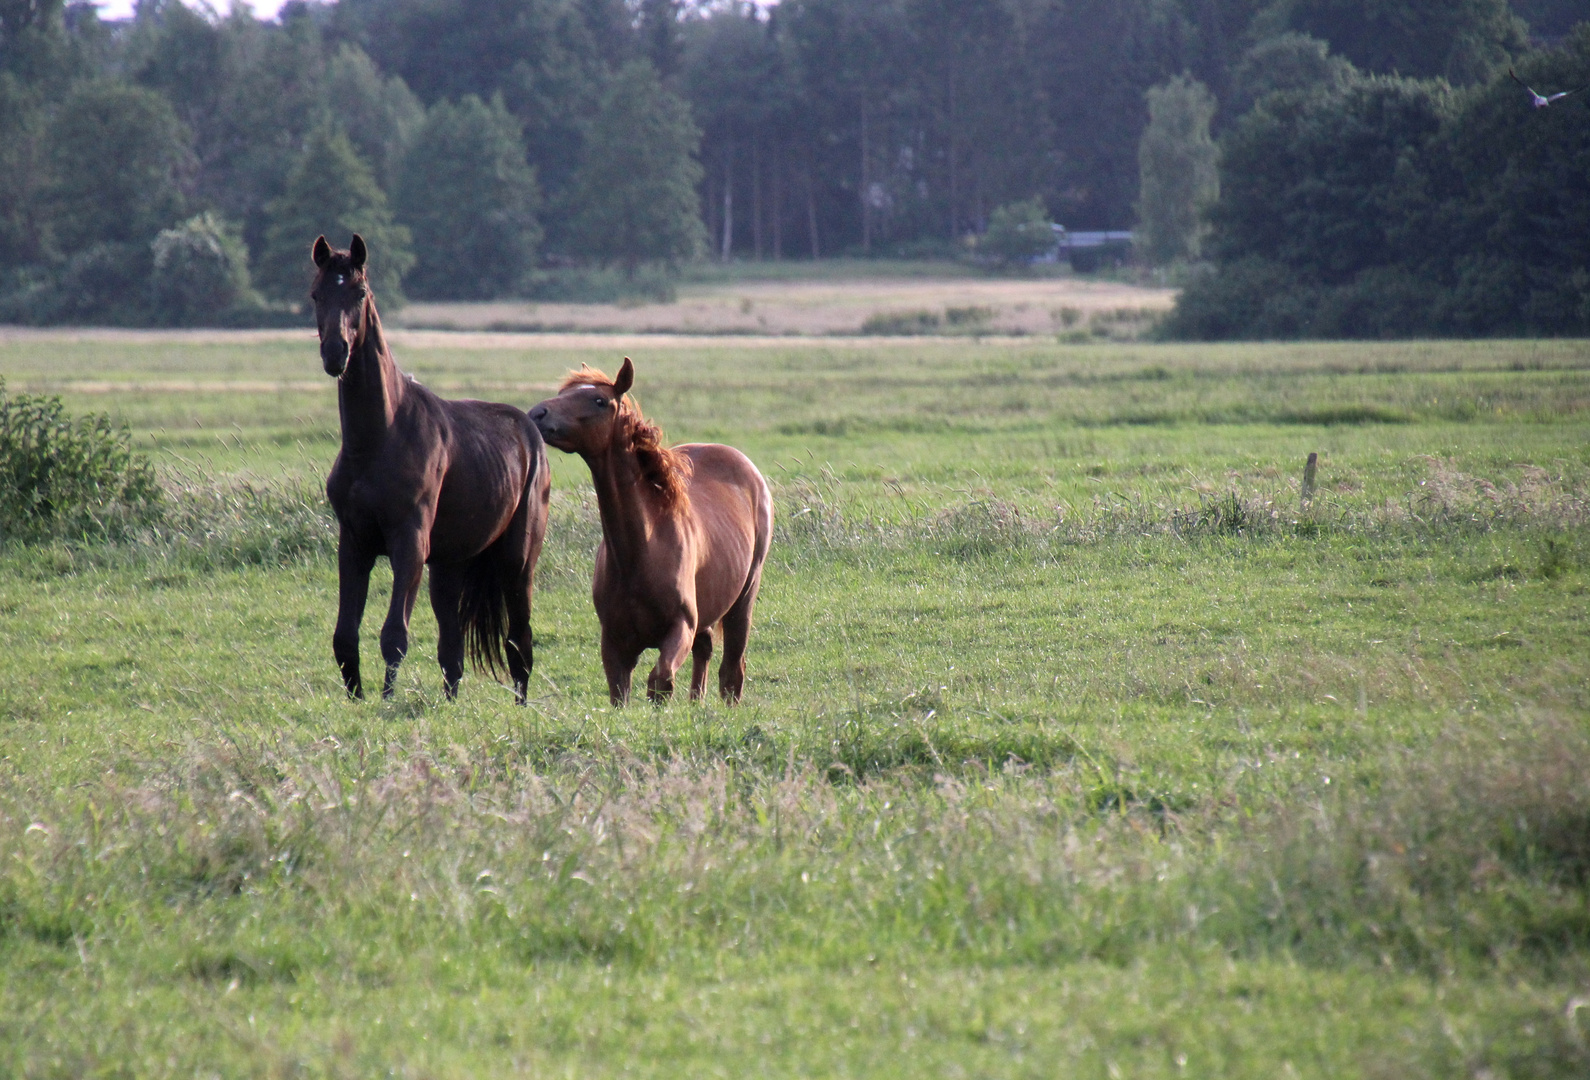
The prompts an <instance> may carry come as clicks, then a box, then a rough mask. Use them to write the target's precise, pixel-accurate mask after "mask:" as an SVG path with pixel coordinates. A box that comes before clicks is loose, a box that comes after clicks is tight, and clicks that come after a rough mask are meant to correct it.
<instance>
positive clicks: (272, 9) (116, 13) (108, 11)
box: [94, 0, 287, 19]
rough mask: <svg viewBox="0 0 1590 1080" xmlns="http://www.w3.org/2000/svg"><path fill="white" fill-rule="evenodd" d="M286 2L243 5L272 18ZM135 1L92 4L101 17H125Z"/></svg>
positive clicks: (221, 6)
mask: <svg viewBox="0 0 1590 1080" xmlns="http://www.w3.org/2000/svg"><path fill="white" fill-rule="evenodd" d="M286 2H287V0H252V2H251V3H245V4H244V6H245V7H250V8H253V9H254V14H255V15H256V16H258V17H259V18H261V19H274V18H275V17H276V13H277V12H278V11H280V10H281V7H282V5H283V4H284V3H286ZM136 3H137V0H98V2H96V3H95V4H94V6H95V7H96V8H98V9H99V17H100V18H101V19H126V18H130V17H131V16H132V13H133V7H134V5H135V4H136ZM188 6H189V7H200V6H202V5H199V4H194V3H189V4H188ZM212 6H213V7H215V8H216V9H217V10H219V11H229V10H231V4H230V3H229V2H228V0H222V2H220V3H217V4H214V5H212Z"/></svg>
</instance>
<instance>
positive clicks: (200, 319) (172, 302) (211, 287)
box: [149, 212, 260, 326]
mask: <svg viewBox="0 0 1590 1080" xmlns="http://www.w3.org/2000/svg"><path fill="white" fill-rule="evenodd" d="M153 252H154V266H153V270H152V272H151V274H150V278H149V293H150V299H151V301H152V302H153V308H154V316H155V318H156V319H157V320H158V321H160V322H164V323H168V324H171V325H175V326H201V325H213V324H215V323H217V322H221V323H226V322H230V321H231V320H230V319H229V318H228V317H227V316H228V315H229V314H230V313H232V312H234V311H237V310H239V309H247V308H257V307H259V306H260V305H259V298H258V296H257V295H256V294H255V293H254V290H253V289H252V288H250V287H249V276H248V248H247V247H246V246H245V245H244V243H243V238H242V237H241V236H240V235H238V233H237V231H236V230H235V229H234V228H233V227H232V226H231V225H229V224H228V223H227V222H225V221H222V220H221V219H219V218H217V217H216V216H215V215H214V214H211V213H208V212H206V213H203V214H199V215H198V216H197V217H193V218H190V219H188V220H187V221H185V222H183V223H182V224H181V225H179V226H177V227H176V228H174V229H166V230H165V231H163V232H162V233H160V235H159V236H157V237H155V242H154V245H153Z"/></svg>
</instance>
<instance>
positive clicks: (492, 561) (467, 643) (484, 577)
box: [458, 540, 509, 682]
mask: <svg viewBox="0 0 1590 1080" xmlns="http://www.w3.org/2000/svg"><path fill="white" fill-rule="evenodd" d="M497 543H498V544H500V543H502V541H501V540H499V541H497ZM508 585H509V581H508V575H507V574H506V572H505V568H504V567H503V562H502V559H501V558H500V556H499V553H498V551H497V544H493V545H492V546H491V547H489V548H487V549H486V550H485V551H482V552H481V553H480V554H479V555H476V556H475V557H474V558H473V559H471V560H469V562H468V563H466V564H465V565H464V588H463V591H462V592H461V593H460V594H459V597H458V621H459V624H460V625H461V626H462V627H463V629H464V651H465V653H467V654H468V656H469V662H470V665H471V666H473V667H474V669H475V670H476V671H477V672H480V673H483V674H488V675H490V676H491V677H492V678H494V679H496V680H497V681H498V682H501V681H502V680H503V677H504V676H505V675H506V674H508V660H507V657H506V656H505V655H504V654H503V643H504V642H506V641H507V639H508V602H507V600H506V595H507V589H508Z"/></svg>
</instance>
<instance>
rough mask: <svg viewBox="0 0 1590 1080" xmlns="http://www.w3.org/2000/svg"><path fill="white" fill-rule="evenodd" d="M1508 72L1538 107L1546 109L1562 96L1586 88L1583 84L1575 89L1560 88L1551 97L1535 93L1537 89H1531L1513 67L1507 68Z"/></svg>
mask: <svg viewBox="0 0 1590 1080" xmlns="http://www.w3.org/2000/svg"><path fill="white" fill-rule="evenodd" d="M1507 74H1509V75H1511V76H1512V77H1513V81H1514V82H1515V83H1517V84H1518V85H1519V86H1522V87H1523V88H1524V89H1525V91H1527V92H1528V94H1529V99H1530V101H1531V102H1532V103H1533V104H1534V106H1535V108H1537V109H1544V108H1545V107H1546V106H1547V105H1550V104H1551V103H1552V102H1553V101H1558V100H1560V99H1562V98H1565V97H1567V96H1568V95H1569V94H1577V93H1578V92H1579V91H1580V90H1583V89H1584V87H1582V86H1581V87H1578V88H1577V89H1574V90H1559V91H1558V92H1557V93H1555V94H1552V95H1550V96H1549V97H1543V96H1541V95H1540V94H1537V93H1535V91H1534V90H1533V89H1531V88H1530V87H1529V86H1528V84H1526V83H1525V82H1524V80H1523V79H1520V78H1519V77H1518V73H1517V72H1515V71H1514V70H1513V69H1512V68H1508V69H1507Z"/></svg>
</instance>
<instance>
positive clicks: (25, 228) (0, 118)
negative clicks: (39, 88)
mask: <svg viewBox="0 0 1590 1080" xmlns="http://www.w3.org/2000/svg"><path fill="white" fill-rule="evenodd" d="M45 121H46V114H45V111H44V108H43V102H42V101H41V100H40V95H39V94H37V93H36V92H34V91H32V90H31V89H30V88H29V87H28V86H27V85H26V84H25V83H23V82H22V80H20V79H18V78H17V77H16V76H15V75H12V74H11V73H10V72H9V71H3V72H0V275H7V274H9V273H14V272H15V271H16V270H17V269H18V268H20V267H23V266H27V265H28V264H31V263H37V262H39V261H41V260H42V259H43V258H44V240H45V237H44V227H45V222H44V220H43V214H42V212H41V211H42V207H41V199H40V195H41V193H42V191H43V188H44V183H45V174H44V162H43V160H42V154H41V143H42V141H43V132H44V128H45Z"/></svg>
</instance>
